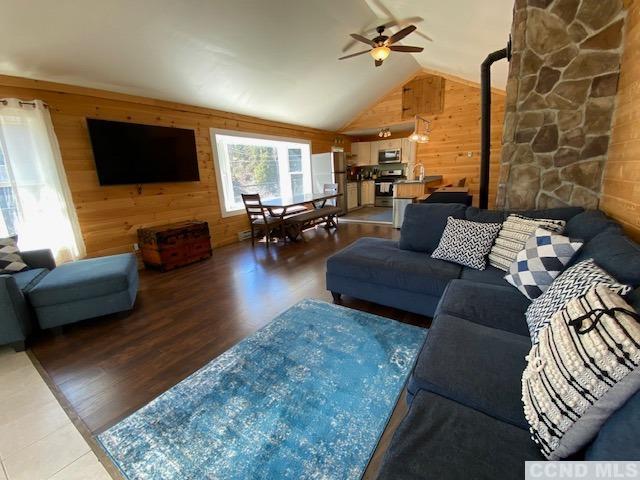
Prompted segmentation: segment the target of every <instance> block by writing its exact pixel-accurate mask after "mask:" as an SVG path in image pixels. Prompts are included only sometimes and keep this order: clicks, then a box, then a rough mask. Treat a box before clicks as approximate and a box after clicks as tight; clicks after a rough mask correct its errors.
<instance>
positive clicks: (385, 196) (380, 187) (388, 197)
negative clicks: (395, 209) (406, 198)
mask: <svg viewBox="0 0 640 480" xmlns="http://www.w3.org/2000/svg"><path fill="white" fill-rule="evenodd" d="M374 205H375V206H376V207H391V206H393V182H387V181H384V180H382V181H376V182H375V203H374Z"/></svg>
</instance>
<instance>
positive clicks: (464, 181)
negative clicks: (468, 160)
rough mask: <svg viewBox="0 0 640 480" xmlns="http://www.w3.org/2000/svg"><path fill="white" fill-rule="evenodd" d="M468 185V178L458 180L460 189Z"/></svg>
mask: <svg viewBox="0 0 640 480" xmlns="http://www.w3.org/2000/svg"><path fill="white" fill-rule="evenodd" d="M466 185H467V177H462V178H461V179H460V180H458V185H457V186H458V187H464V186H466Z"/></svg>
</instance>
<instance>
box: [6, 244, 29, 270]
mask: <svg viewBox="0 0 640 480" xmlns="http://www.w3.org/2000/svg"><path fill="white" fill-rule="evenodd" d="M25 268H28V266H27V264H26V263H24V262H23V261H22V257H21V256H20V249H19V248H18V244H17V243H16V239H15V238H12V237H9V238H0V274H6V273H16V272H19V271H21V270H24V269H25Z"/></svg>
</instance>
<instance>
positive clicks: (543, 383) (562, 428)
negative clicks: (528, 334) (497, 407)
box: [522, 284, 640, 460]
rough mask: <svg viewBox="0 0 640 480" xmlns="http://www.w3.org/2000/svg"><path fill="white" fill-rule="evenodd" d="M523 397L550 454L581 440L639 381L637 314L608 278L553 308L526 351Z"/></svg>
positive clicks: (574, 448) (564, 452) (565, 452)
mask: <svg viewBox="0 0 640 480" xmlns="http://www.w3.org/2000/svg"><path fill="white" fill-rule="evenodd" d="M527 361H528V364H527V368H526V369H525V370H524V373H523V374H522V401H523V403H524V414H525V418H526V419H527V421H528V422H529V425H530V427H531V428H530V431H531V434H532V438H533V440H534V441H535V442H536V443H537V444H538V447H539V448H540V450H541V452H542V454H543V455H544V456H545V457H546V458H548V459H549V460H558V459H560V458H565V457H567V456H569V455H571V454H573V453H575V452H578V451H579V450H581V449H582V448H583V447H584V446H586V445H587V444H588V443H589V442H590V441H591V440H593V438H595V436H596V435H597V433H598V431H599V430H600V428H601V426H602V425H603V424H604V423H605V421H606V420H607V419H608V418H609V417H610V416H611V415H612V414H613V413H614V412H615V411H616V410H618V409H619V408H620V407H621V406H622V405H624V403H625V402H626V401H627V400H628V399H629V398H630V397H631V396H632V395H634V394H635V393H636V392H637V391H638V389H639V388H640V366H639V365H640V316H639V315H638V314H637V312H635V311H634V310H633V308H632V307H630V306H629V305H628V304H627V303H626V302H625V301H624V300H623V299H622V298H621V297H620V296H619V295H617V294H616V293H613V292H612V291H611V289H610V288H609V286H608V285H604V284H597V285H594V286H591V287H590V289H589V290H588V291H587V292H586V294H584V295H582V296H579V297H576V298H574V299H573V300H571V301H569V302H568V303H567V305H566V306H565V307H564V308H562V309H561V310H559V311H558V312H556V313H555V314H554V315H553V318H552V319H551V321H550V323H549V325H547V326H546V327H545V328H544V329H543V330H542V331H541V332H540V335H539V342H538V343H537V344H536V345H534V346H533V347H532V349H531V351H530V352H529V355H528V356H527Z"/></svg>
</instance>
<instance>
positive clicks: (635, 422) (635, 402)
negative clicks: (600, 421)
mask: <svg viewBox="0 0 640 480" xmlns="http://www.w3.org/2000/svg"><path fill="white" fill-rule="evenodd" d="M638 431H640V391H639V392H637V393H636V394H635V395H634V396H633V397H631V398H630V399H629V400H627V403H625V404H624V405H623V406H622V407H620V408H619V409H618V411H617V412H615V413H614V414H613V415H611V416H610V417H609V419H608V420H607V421H606V422H605V424H604V425H603V426H602V428H601V429H600V431H599V432H598V435H597V436H596V438H595V439H594V441H593V442H591V445H590V446H589V448H587V451H586V453H585V460H608V461H613V460H638V459H639V458H640V442H638Z"/></svg>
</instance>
